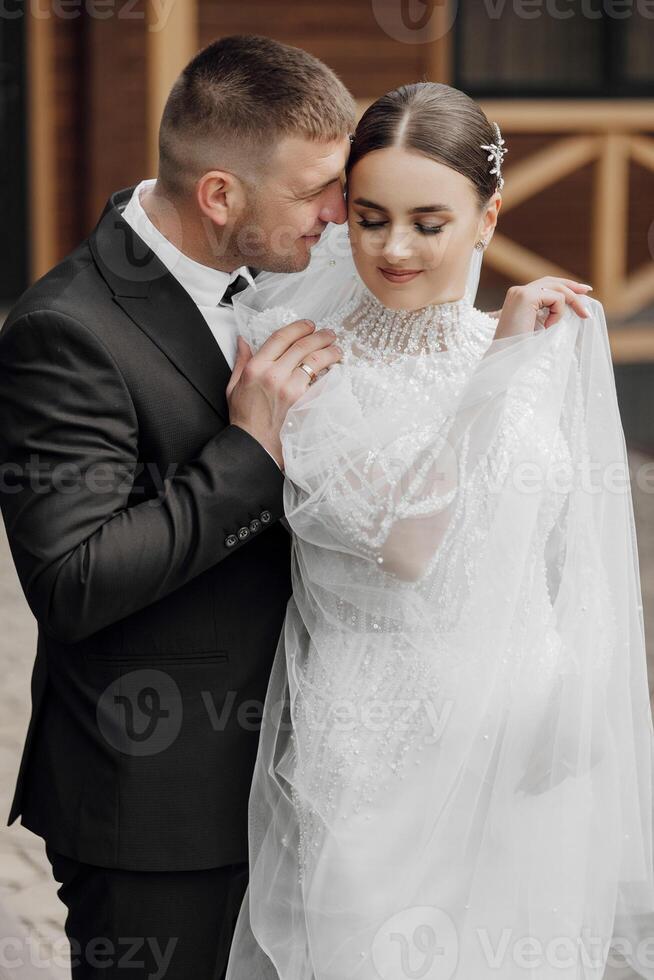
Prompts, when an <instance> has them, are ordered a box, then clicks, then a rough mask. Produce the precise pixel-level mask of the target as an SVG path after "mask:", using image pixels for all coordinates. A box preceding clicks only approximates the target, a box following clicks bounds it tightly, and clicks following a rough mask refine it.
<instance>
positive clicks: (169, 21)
mask: <svg viewBox="0 0 654 980" xmlns="http://www.w3.org/2000/svg"><path fill="white" fill-rule="evenodd" d="M197 6H198V0H165V2H164V4H163V5H162V7H161V9H160V10H158V9H157V8H158V7H159V5H158V4H149V5H148V12H149V22H148V160H149V173H150V175H151V176H153V177H154V176H155V175H156V173H157V166H158V156H159V154H158V136H159V121H160V119H161V113H162V111H163V107H164V105H165V103H166V99H167V98H168V93H169V92H170V89H171V87H172V84H173V82H174V81H175V79H176V78H177V76H178V75H179V73H180V71H181V70H182V69H183V67H184V65H186V64H187V63H188V62H189V61H190V60H191V58H192V57H193V55H194V54H195V53H196V51H197V48H198V10H197Z"/></svg>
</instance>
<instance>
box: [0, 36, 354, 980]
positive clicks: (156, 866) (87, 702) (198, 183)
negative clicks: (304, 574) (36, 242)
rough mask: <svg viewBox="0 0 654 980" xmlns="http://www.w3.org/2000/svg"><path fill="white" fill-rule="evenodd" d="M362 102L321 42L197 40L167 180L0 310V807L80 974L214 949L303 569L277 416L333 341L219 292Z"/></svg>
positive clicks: (337, 184)
mask: <svg viewBox="0 0 654 980" xmlns="http://www.w3.org/2000/svg"><path fill="white" fill-rule="evenodd" d="M354 123H355V107H354V103H353V100H352V98H351V96H350V94H349V93H348V91H347V90H346V89H345V87H344V86H343V85H342V83H341V82H340V81H339V80H338V79H337V78H336V76H335V75H334V74H333V73H332V72H331V71H330V70H329V69H328V68H327V67H326V66H325V65H324V64H322V63H321V62H320V61H318V60H317V59H315V58H313V57H312V56H310V55H309V54H307V53H305V52H303V51H301V50H298V49H296V48H291V47H287V46H284V45H281V44H278V43H276V42H274V41H272V40H269V39H267V38H261V37H229V38H225V39H223V40H221V41H218V42H216V43H214V44H212V45H210V46H209V47H208V48H206V49H205V50H204V51H201V52H200V53H199V54H198V55H197V57H196V58H194V59H193V61H192V62H191V63H190V64H189V65H188V66H187V68H186V69H185V70H184V72H183V73H182V75H181V76H180V78H179V79H178V80H177V82H176V83H175V85H174V87H173V89H172V91H171V93H170V96H169V99H168V101H167V104H166V107H165V110H164V113H163V118H162V121H161V129H160V159H159V171H158V177H157V180H156V181H144V182H142V183H141V184H139V185H138V186H137V187H136V188H129V189H127V190H123V191H119V192H118V193H116V194H114V195H112V197H111V198H110V200H109V201H108V203H107V206H106V208H105V210H104V213H103V214H102V216H101V218H100V220H99V223H98V225H97V226H96V228H95V229H94V231H93V232H92V233H91V235H90V237H89V238H88V240H87V241H85V242H83V243H82V244H81V245H80V246H79V247H78V248H77V249H76V250H75V251H74V252H73V253H72V254H71V255H69V256H68V257H67V258H66V259H65V260H64V261H63V262H62V263H61V264H60V265H58V266H57V267H56V268H55V269H53V270H52V271H50V272H49V273H48V274H47V275H46V276H45V277H44V278H43V279H41V280H40V281H39V282H38V283H37V284H36V285H34V286H33V287H32V288H31V289H29V290H28V291H27V293H25V294H24V296H23V297H22V298H21V299H20V300H19V302H18V304H17V305H16V306H15V308H14V309H13V310H12V312H11V314H10V316H9V318H8V320H7V321H6V323H5V326H4V328H3V330H2V332H1V333H0V463H1V464H2V480H1V483H0V486H1V492H0V505H1V507H2V514H3V518H4V521H5V525H6V529H7V534H8V538H9V543H10V546H11V551H12V555H13V559H14V562H15V565H16V569H17V572H18V575H19V578H20V582H21V585H22V587H23V590H24V592H25V596H26V598H27V601H28V603H29V605H30V607H31V609H32V612H33V613H34V615H35V617H36V619H37V621H38V648H37V654H36V662H35V666H34V673H33V677H32V707H33V710H32V717H31V721H30V725H29V730H28V734H27V739H26V744H25V749H24V753H23V759H22V763H21V767H20V774H19V778H18V785H17V788H16V795H15V798H14V801H13V806H12V809H11V813H10V815H9V823H10V824H11V823H13V821H14V820H16V818H17V817H18V816H19V815H21V816H22V824H23V825H24V826H25V827H27V828H29V829H30V830H31V831H33V832H34V833H36V834H38V835H39V836H41V837H43V838H44V839H45V842H46V849H47V854H48V857H49V859H50V861H51V863H52V866H53V873H54V876H55V878H56V879H57V881H58V882H60V883H61V887H60V888H59V895H60V897H61V899H62V901H63V902H64V903H65V904H66V905H67V907H68V917H67V921H66V931H67V934H68V937H69V939H70V943H71V952H72V958H73V976H74V977H75V978H76V980H87V978H91V977H93V978H96V977H99V976H103V977H107V976H112V977H113V976H122V975H123V970H124V975H125V976H126V977H129V976H133V975H134V972H133V971H134V968H135V967H136V968H138V970H139V973H138V975H139V976H143V977H147V976H151V977H155V976H156V977H163V976H165V977H166V980H189V978H192V977H197V978H198V980H218V978H220V977H221V976H223V975H224V970H225V965H226V960H227V954H228V949H229V944H230V941H231V936H232V932H233V926H234V919H235V916H236V914H237V912H238V909H239V905H240V902H241V899H242V896H243V893H244V890H245V887H246V883H247V858H248V847H247V804H248V793H249V788H250V781H251V776H252V770H253V766H254V760H255V756H256V750H257V741H258V735H259V722H260V715H261V709H262V706H263V701H264V698H265V693H266V686H267V680H268V675H269V671H270V667H271V664H272V659H273V656H274V653H275V648H276V643H277V638H278V635H279V632H280V628H281V625H282V620H283V617H284V613H285V607H286V602H287V600H288V598H289V595H290V591H291V583H290V563H289V537H288V535H287V533H286V530H285V529H284V527H283V526H282V524H281V523H280V517H281V516H282V513H283V504H282V486H283V474H282V471H281V466H282V454H281V445H280V437H279V432H280V426H281V422H282V420H283V418H284V416H285V414H286V412H287V410H288V408H289V406H290V405H291V404H292V403H293V402H294V401H295V400H296V399H297V398H298V397H299V396H300V395H301V394H302V393H303V392H304V391H305V390H306V387H307V385H308V384H310V383H311V378H312V372H315V373H318V372H319V371H321V370H323V369H324V368H327V367H329V366H330V365H331V364H333V363H335V362H336V361H337V360H339V359H340V352H339V351H338V349H337V348H336V347H334V346H333V340H334V335H333V334H329V333H327V332H322V331H316V330H315V327H314V326H313V324H310V323H308V322H306V321H301V322H299V323H295V324H291V325H290V326H287V327H284V328H283V329H280V330H279V331H277V333H276V334H274V335H273V337H272V338H270V340H269V341H268V342H267V343H266V344H265V345H264V347H263V348H262V349H261V350H260V351H259V352H258V353H256V354H255V355H252V352H251V351H250V349H249V348H248V347H247V345H246V344H244V343H243V342H242V341H238V340H237V325H236V322H235V317H234V314H233V311H232V307H231V305H230V301H231V295H232V294H233V292H234V291H236V290H238V289H239V288H242V286H243V285H245V284H246V282H252V281H253V274H252V270H251V268H248V267H256V269H258V270H261V269H265V270H271V271H275V272H288V273H293V272H296V271H300V270H302V269H304V268H305V267H306V266H307V264H308V262H309V258H310V253H311V248H312V246H313V245H315V243H316V242H317V241H318V239H319V236H320V234H321V232H322V231H323V230H324V229H325V228H326V226H327V225H328V224H329V223H330V222H337V223H342V222H343V221H344V220H345V216H346V215H345V205H344V200H343V186H342V175H343V170H344V166H345V163H346V159H347V153H348V148H349V139H348V134H349V132H350V131H351V130H352V129H353V127H354ZM255 286H256V283H255ZM301 365H304V367H301ZM130 970H131V971H132V972H129V971H130ZM118 971H120V972H118Z"/></svg>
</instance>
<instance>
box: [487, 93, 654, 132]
mask: <svg viewBox="0 0 654 980" xmlns="http://www.w3.org/2000/svg"><path fill="white" fill-rule="evenodd" d="M480 104H481V107H482V109H483V110H484V112H485V113H486V115H487V116H488V118H489V119H491V120H493V119H495V120H497V122H498V123H499V124H500V127H502V128H504V127H506V129H507V131H508V132H511V131H512V132H514V133H562V132H574V133H605V132H606V131H607V130H613V131H616V132H619V133H637V132H639V133H642V132H647V131H648V130H654V99H640V100H635V99H624V100H623V99H612V100H611V99H600V100H595V99H592V100H591V99H589V100H588V101H583V100H581V99H561V100H558V99H551V100H545V99H533V100H532V99H524V100H521V99H515V100H505V99H493V100H487V101H483V100H482V101H481V103H480Z"/></svg>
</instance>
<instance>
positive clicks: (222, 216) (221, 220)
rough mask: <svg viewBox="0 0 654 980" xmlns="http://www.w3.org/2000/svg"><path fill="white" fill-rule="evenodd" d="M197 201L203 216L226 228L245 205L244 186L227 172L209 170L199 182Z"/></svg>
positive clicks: (196, 189) (196, 190)
mask: <svg viewBox="0 0 654 980" xmlns="http://www.w3.org/2000/svg"><path fill="white" fill-rule="evenodd" d="M195 193H196V200H197V204H198V207H199V208H200V211H201V213H202V215H203V216H204V217H206V218H209V219H210V221H212V222H213V223H214V224H216V225H220V226H221V227H225V226H226V225H228V224H230V222H231V221H233V219H234V218H235V217H236V215H238V214H239V213H240V212H241V211H242V210H243V207H244V205H245V195H244V190H243V185H242V184H241V182H240V180H239V179H238V178H237V177H235V176H234V174H231V173H229V171H227V170H209V171H207V173H205V174H203V175H202V177H200V179H199V180H198V182H197V184H196V187H195Z"/></svg>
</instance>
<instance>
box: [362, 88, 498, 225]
mask: <svg viewBox="0 0 654 980" xmlns="http://www.w3.org/2000/svg"><path fill="white" fill-rule="evenodd" d="M494 140H495V133H494V131H493V127H492V126H491V124H490V122H489V121H488V119H487V118H486V115H485V114H484V112H483V110H482V109H481V107H480V106H479V105H477V103H476V102H475V101H474V99H471V98H470V96H468V95H466V94H465V92H461V91H460V90H459V89H456V88H452V87H451V86H450V85H443V84H441V83H440V82H416V83H414V84H412V85H401V86H400V87H399V88H396V89H393V91H392V92H387V93H386V95H382V96H381V98H379V99H377V101H376V102H373V104H372V105H371V106H370V107H369V108H368V109H367V110H366V111H365V112H364V114H363V116H362V117H361V119H360V120H359V124H358V126H357V128H356V132H355V134H354V141H353V143H352V149H351V151H350V157H349V160H348V163H347V174H348V175H349V174H350V171H351V170H352V168H353V167H354V166H355V164H356V163H358V161H359V160H360V159H361V158H362V157H364V156H366V154H368V153H372V152H373V150H383V149H386V148H387V147H389V146H401V147H404V148H405V149H407V150H415V151H416V152H418V153H423V154H424V155H425V156H427V157H431V159H432V160H436V161H437V162H438V163H444V164H445V165H446V166H447V167H451V168H452V169H453V170H456V171H458V173H460V174H463V175H464V177H468V178H469V179H470V180H471V181H472V183H473V184H474V185H475V189H476V191H477V197H478V200H479V204H480V206H482V205H484V204H485V203H486V202H487V201H488V199H489V197H490V196H491V195H492V194H494V193H495V191H496V189H497V175H496V174H491V172H490V171H491V168H492V164H491V163H489V160H488V151H487V150H482V148H481V146H482V143H485V144H490V143H492V142H494Z"/></svg>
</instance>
